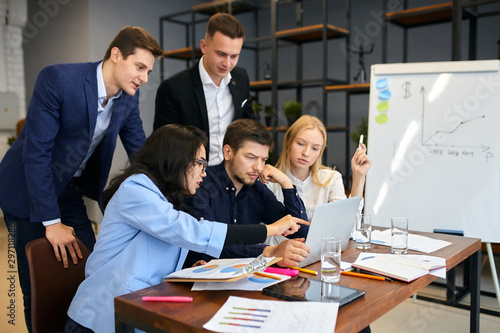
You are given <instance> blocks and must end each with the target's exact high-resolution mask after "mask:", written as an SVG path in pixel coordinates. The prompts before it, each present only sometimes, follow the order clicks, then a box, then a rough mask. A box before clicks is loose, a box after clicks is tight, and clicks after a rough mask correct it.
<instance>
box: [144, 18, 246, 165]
mask: <svg viewBox="0 0 500 333" xmlns="http://www.w3.org/2000/svg"><path fill="white" fill-rule="evenodd" d="M244 37H245V29H244V28H243V25H242V24H241V23H240V22H239V21H238V20H237V19H236V18H235V17H234V16H232V15H229V14H224V13H219V14H215V15H214V16H212V17H211V18H210V20H209V21H208V25H207V30H206V32H205V38H204V39H202V40H201V41H200V47H201V51H202V52H203V57H202V58H201V59H200V61H198V62H197V63H196V64H195V65H194V66H193V67H191V68H188V69H186V70H184V71H182V72H180V73H177V74H176V75H174V76H172V77H170V78H169V79H167V80H165V81H163V82H162V84H161V85H160V87H159V88H158V92H157V94H156V106H155V120H154V125H153V129H157V128H158V127H161V126H163V125H165V124H182V125H192V126H196V127H198V128H200V129H201V130H203V131H205V133H206V134H207V137H208V138H209V139H208V161H209V165H217V164H219V163H221V162H222V161H223V160H224V157H223V156H222V140H223V139H224V135H225V133H226V128H227V126H228V125H229V124H230V123H231V122H232V121H233V120H236V119H240V118H254V113H253V110H252V103H251V101H250V84H249V80H248V74H247V72H246V70H245V69H243V68H241V67H236V64H237V63H238V58H239V55H240V52H241V47H242V45H243V39H244Z"/></svg>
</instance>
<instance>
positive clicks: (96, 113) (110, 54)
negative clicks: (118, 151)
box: [0, 27, 162, 331]
mask: <svg viewBox="0 0 500 333" xmlns="http://www.w3.org/2000/svg"><path fill="white" fill-rule="evenodd" d="M161 54H162V50H161V47H160V46H159V45H158V43H157V42H156V40H155V39H154V38H153V37H152V36H151V35H150V34H149V33H147V32H146V31H145V30H143V29H142V28H138V27H125V28H124V29H123V30H121V31H120V32H119V33H118V35H117V36H116V37H115V39H114V40H113V42H112V43H111V44H110V45H109V48H108V50H107V51H106V54H105V56H104V60H103V61H100V62H96V63H81V64H58V65H51V66H48V67H46V68H44V69H43V70H42V71H41V72H40V74H39V75H38V78H37V81H36V84H35V88H34V91H33V96H32V98H31V103H30V106H29V109H28V112H27V117H26V125H25V127H24V129H23V131H22V132H21V133H20V135H19V137H18V139H17V140H16V141H15V143H14V144H13V145H12V147H11V148H10V149H9V151H8V152H7V153H6V155H5V157H4V158H3V160H2V162H1V163H0V207H1V208H2V210H3V213H4V219H5V223H6V224H7V228H8V230H9V232H10V234H11V237H12V239H13V240H14V244H15V248H16V251H17V260H18V270H19V278H20V284H21V289H22V291H23V296H24V306H25V316H26V324H27V326H28V330H29V331H31V304H30V303H31V290H30V279H29V269H28V264H27V260H26V254H25V250H24V249H25V246H26V244H27V243H28V242H29V241H31V240H33V239H36V238H40V237H44V236H45V237H47V239H48V240H49V242H50V243H51V244H52V246H53V248H54V254H55V256H56V258H57V260H59V261H61V260H62V262H63V263H62V264H63V265H64V267H68V260H72V261H73V262H74V263H76V262H77V261H78V258H82V254H81V251H80V248H79V247H78V245H77V242H76V240H75V235H76V236H77V237H78V238H80V239H81V240H82V241H83V242H84V243H85V245H86V246H87V247H88V248H89V249H90V250H92V248H93V246H94V243H95V236H94V233H93V230H92V227H91V224H90V221H89V218H88V216H87V213H86V209H85V205H84V203H83V196H86V197H89V198H91V199H94V200H96V201H98V202H100V200H101V193H102V190H103V188H104V186H105V185H106V181H107V178H108V174H109V171H110V168H111V162H112V158H113V153H114V150H115V147H116V140H117V136H118V135H119V136H120V139H121V141H122V143H123V145H124V147H125V150H126V151H127V154H128V155H129V158H130V156H131V154H133V153H134V152H135V151H137V150H138V149H139V148H140V147H141V146H142V144H143V143H144V141H145V134H144V130H143V128H142V121H141V119H140V116H139V93H138V89H139V87H140V86H141V84H142V83H144V82H147V81H148V75H149V74H150V73H151V71H152V69H153V65H154V61H155V57H158V56H160V55H161Z"/></svg>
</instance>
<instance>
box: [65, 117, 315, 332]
mask: <svg viewBox="0 0 500 333" xmlns="http://www.w3.org/2000/svg"><path fill="white" fill-rule="evenodd" d="M205 143H206V136H205V134H204V132H202V131H201V130H199V129H197V128H195V127H192V126H181V125H165V126H163V127H161V128H159V129H157V130H156V131H154V132H153V133H152V134H151V136H150V137H149V138H148V139H147V140H146V142H145V144H144V146H143V147H142V148H141V150H140V151H139V152H138V153H137V155H135V157H134V159H133V162H132V164H130V165H129V166H128V167H127V168H126V169H125V170H124V171H123V172H122V173H121V174H119V175H118V176H116V177H115V178H113V179H112V180H111V182H110V185H109V187H108V188H107V189H106V190H105V191H104V193H103V204H104V205H105V207H106V209H105V212H104V218H103V221H102V225H101V229H100V231H99V235H98V237H97V243H96V245H95V247H94V251H93V253H92V254H91V255H90V257H89V258H88V260H87V264H86V268H85V276H86V279H85V280H84V281H83V282H82V284H81V285H80V287H79V288H78V291H77V293H76V295H75V297H74V298H73V301H72V303H71V306H70V308H69V310H68V316H69V319H68V322H67V325H66V332H92V331H95V332H114V307H113V299H114V297H116V296H119V295H123V294H126V293H129V292H133V291H136V290H139V289H143V288H146V287H150V286H152V285H155V284H158V283H160V282H161V280H162V277H163V276H165V275H168V274H170V273H172V272H174V271H176V270H177V269H179V268H180V267H182V264H183V262H184V259H185V257H186V254H187V252H188V250H193V251H197V252H202V253H207V254H210V255H212V256H215V257H218V256H219V254H220V252H221V251H222V248H223V247H225V246H231V245H235V244H254V243H261V242H263V241H264V239H265V238H266V237H267V236H271V235H281V234H285V235H287V234H291V233H294V232H295V231H297V230H298V228H299V226H298V224H297V223H306V224H307V222H305V221H302V220H300V219H297V218H292V217H290V216H288V217H285V218H283V219H281V220H279V221H277V222H275V223H274V224H271V225H245V226H240V225H227V224H225V223H217V222H210V221H198V220H196V219H195V218H193V217H192V216H191V215H189V214H187V213H185V212H184V210H185V200H186V199H187V198H188V197H189V196H192V195H193V194H195V192H196V190H197V189H198V188H199V187H200V183H201V182H202V181H203V177H205V176H206V174H205V168H206V166H207V162H206V157H205V147H204V144H205Z"/></svg>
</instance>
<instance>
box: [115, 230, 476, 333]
mask: <svg viewBox="0 0 500 333" xmlns="http://www.w3.org/2000/svg"><path fill="white" fill-rule="evenodd" d="M412 233H416V232H412ZM419 234H422V235H425V236H431V237H433V238H436V239H443V240H447V241H450V242H452V244H451V245H449V246H447V247H445V248H443V249H441V250H438V251H435V252H433V253H431V254H430V255H433V256H438V257H443V258H445V259H446V265H447V266H446V269H447V270H450V269H451V268H453V267H455V266H456V265H458V264H459V263H461V262H463V261H464V260H466V259H467V260H466V264H467V265H469V269H468V270H465V271H469V272H470V276H465V277H464V278H465V280H468V281H469V282H470V291H471V310H470V332H479V309H480V308H479V293H480V289H479V286H480V276H481V271H480V256H481V241H480V239H476V238H467V237H458V236H451V235H443V234H430V233H423V232H422V233H420V232H419ZM370 251H371V252H377V253H389V252H390V247H387V246H381V245H374V244H372V249H371V250H370ZM359 252H360V250H357V249H356V248H355V244H354V242H353V241H352V240H351V241H350V242H349V246H348V248H347V249H346V250H345V251H344V252H343V253H342V260H344V261H347V262H354V261H355V260H356V258H357V256H358V254H359ZM408 253H409V254H410V253H414V254H422V253H421V252H415V251H408ZM308 268H311V269H314V270H316V271H319V262H318V263H315V264H312V265H311V266H309V267H308ZM301 276H304V277H308V278H311V277H312V276H311V275H309V274H302V273H301ZM318 278H319V277H318ZM435 279H436V277H434V276H431V275H428V276H425V277H422V278H420V279H417V280H415V281H413V282H411V283H405V282H399V281H393V282H386V281H377V280H370V279H363V278H357V277H351V276H344V275H342V276H341V278H340V282H339V284H340V285H342V286H347V287H351V288H356V289H361V290H365V291H366V295H365V296H364V297H363V298H361V299H360V300H357V301H355V302H354V303H352V304H349V305H347V306H345V307H343V308H342V309H340V310H339V313H338V317H337V325H336V327H335V332H359V331H360V330H361V329H363V328H364V327H366V326H368V325H370V324H371V323H372V322H374V321H375V320H376V319H378V318H380V317H381V316H382V315H384V314H385V313H387V312H388V311H390V310H391V309H393V308H394V307H396V306H397V305H398V304H400V303H402V302H403V301H405V300H406V299H407V298H408V297H410V296H411V295H413V294H414V293H416V292H418V291H419V290H421V289H422V288H424V287H425V286H427V285H429V284H430V283H431V282H432V281H434V280H435ZM191 287H192V283H168V282H167V283H161V284H159V285H156V286H153V287H150V288H146V289H142V290H139V291H136V292H133V293H130V294H127V295H123V296H120V297H116V298H115V326H116V332H132V331H133V330H132V328H133V327H136V328H139V329H142V330H145V331H147V332H208V331H207V330H205V329H204V328H203V324H205V323H206V322H207V321H208V320H209V319H210V318H212V316H213V315H214V314H215V313H216V312H217V311H218V310H219V308H220V307H221V306H222V305H223V304H224V303H225V302H226V300H227V298H228V297H229V296H230V295H235V296H240V297H247V298H255V299H272V300H277V299H276V298H273V297H270V296H267V295H264V294H262V292H260V291H238V290H228V291H194V292H192V291H191ZM151 295H169V296H192V297H193V298H194V301H193V303H189V304H186V303H153V302H150V303H148V302H142V300H141V298H142V296H151Z"/></svg>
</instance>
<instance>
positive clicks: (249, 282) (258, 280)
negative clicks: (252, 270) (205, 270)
mask: <svg viewBox="0 0 500 333" xmlns="http://www.w3.org/2000/svg"><path fill="white" fill-rule="evenodd" d="M266 274H269V275H273V276H276V277H279V278H280V280H276V279H271V278H268V277H265V276H258V275H255V274H251V275H249V276H246V277H244V278H242V279H240V280H238V281H234V282H203V281H197V282H195V283H193V287H192V288H191V290H193V291H199V290H254V291H257V290H262V289H264V288H265V287H269V286H272V285H273V284H275V283H279V282H281V281H286V280H288V279H290V276H287V275H282V274H275V273H266Z"/></svg>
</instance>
